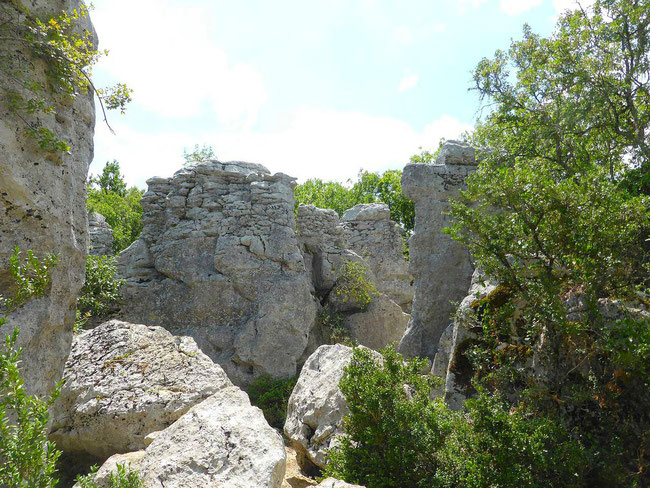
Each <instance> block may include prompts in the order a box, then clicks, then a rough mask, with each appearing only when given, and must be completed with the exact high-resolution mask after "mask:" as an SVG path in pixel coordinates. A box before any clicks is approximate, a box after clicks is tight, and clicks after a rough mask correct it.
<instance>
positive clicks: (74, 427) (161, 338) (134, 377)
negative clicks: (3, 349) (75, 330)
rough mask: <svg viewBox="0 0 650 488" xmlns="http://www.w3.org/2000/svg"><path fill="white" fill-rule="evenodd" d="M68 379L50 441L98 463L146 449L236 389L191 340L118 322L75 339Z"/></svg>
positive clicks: (163, 330) (107, 324)
mask: <svg viewBox="0 0 650 488" xmlns="http://www.w3.org/2000/svg"><path fill="white" fill-rule="evenodd" d="M64 379H65V383H64V385H63V388H62V390H61V395H60V397H59V399H58V400H57V402H56V403H55V405H54V407H53V409H52V414H51V419H52V426H51V434H50V438H51V439H52V440H54V441H55V442H56V444H57V447H58V448H59V449H62V450H63V451H65V452H66V453H67V454H69V453H87V454H90V455H92V456H94V457H96V458H99V459H106V458H107V457H109V456H111V455H112V454H115V453H125V452H129V451H135V450H138V449H144V447H145V436H147V434H150V433H152V432H156V431H160V430H163V429H165V428H167V427H168V426H169V425H171V424H172V423H173V422H175V421H176V420H177V419H178V418H180V417H181V415H183V414H184V413H185V412H187V411H188V410H189V409H190V408H191V407H192V406H194V405H196V404H198V403H200V402H201V401H203V400H205V399H206V398H208V397H209V396H210V395H212V394H213V393H215V392H217V391H219V390H221V389H223V388H226V387H229V386H231V383H230V381H229V380H228V378H227V377H226V374H225V373H224V371H223V370H222V369H221V367H220V366H219V365H217V364H214V363H213V362H212V361H211V360H210V358H208V357H207V356H206V355H205V354H203V353H202V352H201V351H200V350H199V348H198V347H197V345H196V343H195V342H194V340H193V339H192V338H190V337H174V336H172V335H171V334H170V333H169V332H168V331H166V330H165V329H163V328H161V327H147V326H145V325H140V324H129V323H126V322H121V321H118V320H111V321H109V322H106V323H104V324H102V325H100V326H98V327H97V328H95V329H92V330H89V331H86V332H84V333H82V334H80V335H78V336H76V337H75V339H74V341H73V343H72V351H71V353H70V357H69V358H68V361H67V363H66V368H65V375H64Z"/></svg>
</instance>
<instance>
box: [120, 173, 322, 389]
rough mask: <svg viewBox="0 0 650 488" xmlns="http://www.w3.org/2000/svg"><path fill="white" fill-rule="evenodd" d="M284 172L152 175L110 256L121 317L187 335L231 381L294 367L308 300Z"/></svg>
mask: <svg viewBox="0 0 650 488" xmlns="http://www.w3.org/2000/svg"><path fill="white" fill-rule="evenodd" d="M294 184H295V183H294V179H293V178H290V177H288V176H286V175H284V174H282V173H278V174H275V175H271V174H270V173H269V172H268V170H267V169H266V168H264V167H263V166H260V165H256V164H250V163H242V162H229V163H221V162H218V161H212V162H210V163H206V164H201V165H196V166H191V167H187V168H184V169H182V170H180V171H178V172H177V173H176V174H175V175H174V176H173V177H171V178H152V179H150V180H149V181H148V185H149V190H148V191H147V193H146V194H145V195H144V197H143V199H142V206H143V211H144V215H143V225H144V228H143V231H142V235H141V237H140V239H139V240H138V241H136V242H135V243H134V244H133V245H132V246H131V247H129V249H127V250H125V251H124V252H123V253H122V254H120V257H119V269H120V274H122V276H123V277H125V278H126V279H127V283H126V286H125V289H124V297H125V305H124V307H123V311H124V317H125V318H126V319H127V320H130V321H135V322H143V323H147V324H151V325H160V326H163V327H165V328H167V329H168V330H170V331H172V332H173V333H174V334H183V335H189V336H192V337H194V338H195V339H196V341H197V343H198V344H199V347H200V348H201V349H202V350H203V351H204V352H205V353H206V354H208V356H210V357H211V358H212V359H213V360H215V361H216V362H218V363H219V364H221V365H222V366H223V367H224V369H226V372H227V373H228V375H229V377H230V378H231V379H232V380H233V381H234V382H235V383H236V384H239V385H246V384H248V383H249V382H250V381H251V380H252V378H253V377H254V376H255V375H257V374H260V373H267V374H270V375H272V376H276V377H287V376H292V375H295V374H296V369H297V362H298V360H299V358H300V357H301V355H302V354H303V352H304V350H305V348H306V346H307V341H308V336H309V333H310V331H311V329H312V327H313V325H314V322H315V317H316V308H317V303H316V301H315V300H314V298H313V297H312V295H311V293H310V292H311V289H312V286H311V280H310V277H309V275H308V273H307V272H306V270H305V265H304V262H303V257H302V254H301V252H300V249H299V247H298V240H297V237H296V233H295V220H294V213H293V204H294V200H293V190H292V189H293V186H294Z"/></svg>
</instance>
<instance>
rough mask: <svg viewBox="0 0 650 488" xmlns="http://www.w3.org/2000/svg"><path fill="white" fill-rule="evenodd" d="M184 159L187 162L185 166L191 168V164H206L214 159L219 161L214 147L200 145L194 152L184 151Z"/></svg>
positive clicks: (195, 147) (196, 146)
mask: <svg viewBox="0 0 650 488" xmlns="http://www.w3.org/2000/svg"><path fill="white" fill-rule="evenodd" d="M183 159H184V160H185V163H184V164H185V166H189V165H191V164H199V163H206V162H208V161H210V160H212V159H217V155H216V154H215V152H214V149H213V148H212V146H209V145H207V144H204V145H203V146H201V147H199V145H198V144H196V145H195V146H194V150H193V151H192V152H188V151H187V150H183Z"/></svg>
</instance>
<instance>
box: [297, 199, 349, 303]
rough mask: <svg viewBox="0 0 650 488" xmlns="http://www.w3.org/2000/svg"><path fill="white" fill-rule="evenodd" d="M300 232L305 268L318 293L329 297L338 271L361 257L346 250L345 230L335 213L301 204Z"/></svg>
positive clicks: (298, 219) (298, 224) (298, 218)
mask: <svg viewBox="0 0 650 488" xmlns="http://www.w3.org/2000/svg"><path fill="white" fill-rule="evenodd" d="M297 229H298V239H299V241H300V244H301V247H302V249H303V258H304V262H305V266H306V268H307V270H308V271H309V273H310V274H311V278H312V282H313V285H314V288H315V290H316V293H318V294H320V295H323V294H326V293H328V292H329V291H330V290H331V289H332V288H333V287H334V284H335V283H336V277H337V270H338V268H339V267H340V266H341V265H342V264H343V263H344V262H345V261H360V260H361V258H360V257H359V256H357V255H356V254H355V253H352V252H350V251H349V250H347V249H346V247H347V246H346V243H345V237H344V235H343V228H342V227H340V226H339V216H338V214H337V213H336V212H335V211H334V210H331V209H324V208H318V207H315V206H314V205H300V206H299V207H298V216H297Z"/></svg>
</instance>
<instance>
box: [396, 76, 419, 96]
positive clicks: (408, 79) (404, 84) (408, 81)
mask: <svg viewBox="0 0 650 488" xmlns="http://www.w3.org/2000/svg"><path fill="white" fill-rule="evenodd" d="M419 81H420V77H419V76H418V75H409V76H405V77H404V78H402V81H400V82H399V86H398V87H397V91H398V92H400V93H402V92H405V91H407V90H410V89H411V88H415V86H416V85H417V84H418V82H419Z"/></svg>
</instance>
